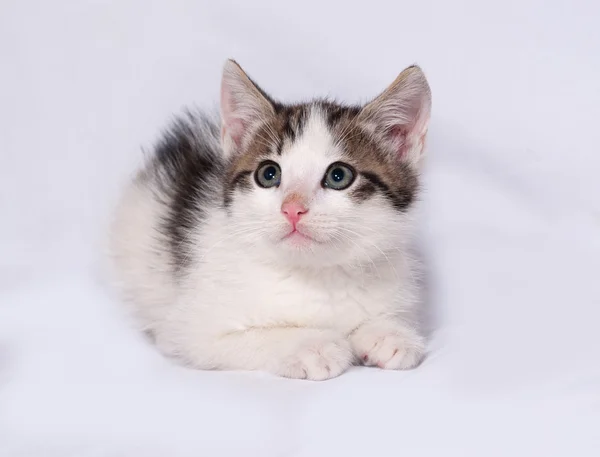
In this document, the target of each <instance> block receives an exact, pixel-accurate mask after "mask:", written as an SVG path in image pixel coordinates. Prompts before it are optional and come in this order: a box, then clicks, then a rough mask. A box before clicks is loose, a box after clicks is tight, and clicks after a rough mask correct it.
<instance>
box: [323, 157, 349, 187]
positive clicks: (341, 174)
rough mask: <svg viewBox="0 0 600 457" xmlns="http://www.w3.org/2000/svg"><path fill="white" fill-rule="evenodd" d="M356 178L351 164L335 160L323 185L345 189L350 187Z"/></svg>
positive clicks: (326, 174)
mask: <svg viewBox="0 0 600 457" xmlns="http://www.w3.org/2000/svg"><path fill="white" fill-rule="evenodd" d="M354 178H355V173H354V169H353V168H352V167H351V166H350V165H346V164H345V163H342V162H335V163H332V164H331V165H329V168H328V169H327V173H325V177H324V178H323V181H322V183H321V185H322V186H323V187H327V188H328V189H334V190H343V189H346V188H348V187H350V185H351V184H352V183H353V182H354Z"/></svg>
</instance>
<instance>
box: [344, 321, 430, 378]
mask: <svg viewBox="0 0 600 457" xmlns="http://www.w3.org/2000/svg"><path fill="white" fill-rule="evenodd" d="M350 341H351V343H352V346H353V348H354V352H355V354H356V356H357V357H358V358H359V359H360V360H361V361H362V363H363V364H364V365H368V366H377V367H379V368H384V369H387V370H406V369H409V368H414V367H415V366H417V365H418V364H419V362H420V361H421V360H422V359H423V356H424V355H425V343H424V341H423V338H422V337H421V336H420V335H419V334H418V333H417V332H416V331H415V330H413V329H412V328H409V327H393V326H385V325H384V326H377V325H374V324H373V325H370V324H366V325H363V326H362V327H359V328H358V329H357V330H356V331H355V332H354V333H353V334H352V335H351V337H350Z"/></svg>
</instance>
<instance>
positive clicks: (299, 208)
mask: <svg viewBox="0 0 600 457" xmlns="http://www.w3.org/2000/svg"><path fill="white" fill-rule="evenodd" d="M281 212H282V213H283V214H285V217H287V219H288V221H290V222H291V223H292V225H293V226H294V227H295V226H296V224H297V223H298V221H299V220H300V218H301V217H302V215H303V214H306V213H308V209H307V208H306V207H305V206H304V205H302V204H301V203H298V202H296V201H290V202H284V203H283V205H281Z"/></svg>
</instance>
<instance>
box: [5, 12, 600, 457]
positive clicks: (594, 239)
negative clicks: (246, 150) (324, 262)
mask: <svg viewBox="0 0 600 457" xmlns="http://www.w3.org/2000/svg"><path fill="white" fill-rule="evenodd" d="M599 15H600V6H599V4H598V3H597V2H594V1H592V0H589V1H587V2H586V1H583V0H582V1H578V2H577V1H576V2H542V1H536V0H527V1H524V2H520V1H508V2H506V1H504V2H496V3H495V4H492V3H490V2H478V1H475V0H472V1H465V2H458V3H456V2H444V1H442V0H439V1H430V2H412V3H409V2H391V1H390V2H387V3H386V2H377V1H376V2H367V3H365V2H343V3H342V2H323V1H312V0H306V1H304V2H298V3H295V4H289V5H283V4H281V3H280V2H268V1H265V0H253V1H248V2H241V1H240V2H238V3H234V2H205V1H192V0H179V1H172V2H154V1H135V0H128V1H125V0H120V1H116V0H114V1H104V2H91V1H89V2H68V1H64V0H61V1H54V2H43V1H37V2H33V1H32V2H17V1H13V2H10V1H9V2H4V3H3V4H2V6H0V36H1V39H0V50H1V55H2V56H3V59H2V76H1V79H0V81H1V83H0V100H1V103H0V125H1V128H0V154H1V157H2V160H1V162H0V163H1V165H0V205H1V213H0V214H1V215H2V219H1V220H2V222H1V224H0V253H1V255H0V268H1V272H0V273H1V274H0V455H2V456H144V457H151V456H157V457H158V456H166V455H168V456H192V455H194V456H197V455H211V456H219V455H223V456H231V455H245V456H246V455H247V456H261V457H266V456H284V455H285V456H292V455H293V456H332V455H336V456H337V455H343V456H396V455H409V456H432V455H441V456H470V455H472V456H482V455H485V456H514V455H523V456H544V457H549V456H569V457H576V456H594V455H595V456H597V455H599V454H600V433H599V432H598V424H600V364H599V360H600V332H598V330H597V323H598V321H599V320H600V306H599V305H600V283H599V272H600V184H599V180H598V173H599V172H600V157H599V146H598V145H599V144H600V133H599V132H600V129H599V128H598V125H597V124H598V120H599V119H600V91H599V90H598V81H600V59H599V57H598V56H600V32H599V29H598V27H597V18H598V17H599ZM226 57H234V58H236V59H237V60H238V61H239V62H240V63H241V64H242V65H243V66H244V68H245V69H246V70H247V71H248V72H249V73H250V74H251V76H253V77H254V78H255V79H256V80H257V81H258V82H259V83H260V84H261V85H262V86H264V87H265V89H267V90H268V91H270V92H271V93H272V94H273V95H274V96H276V97H279V98H282V99H284V100H294V99H301V98H308V97H310V96H313V95H331V96H334V97H336V98H340V99H343V100H347V101H364V100H366V99H368V98H369V97H372V96H374V95H376V94H377V93H378V91H380V90H382V89H383V88H384V87H385V86H386V85H387V84H389V83H390V82H391V81H392V80H393V79H394V78H395V76H396V75H397V73H398V72H400V71H401V70H402V69H403V68H404V67H405V66H408V65H410V64H412V63H413V62H417V63H419V64H420V65H421V66H422V67H423V69H424V70H425V72H426V74H427V75H428V78H429V80H430V84H431V86H432V90H433V100H434V107H433V119H432V127H431V130H430V143H429V154H430V156H429V161H428V167H427V171H426V178H425V181H426V186H427V193H426V194H425V195H424V214H423V218H422V236H421V237H420V243H419V244H420V247H421V251H422V252H423V256H424V259H425V261H426V264H427V267H428V274H427V278H426V279H427V281H426V282H427V307H426V311H427V314H428V316H429V319H428V322H429V324H430V326H431V327H432V328H433V329H434V330H433V331H432V332H431V343H430V350H431V353H430V356H429V358H428V359H427V361H426V362H425V363H424V364H423V365H422V366H421V367H420V368H418V369H417V370H414V371H409V372H383V371H379V370H375V369H366V368H354V369H353V370H351V371H350V372H348V373H346V374H344V375H343V376H341V377H340V378H337V379H334V380H331V381H326V382H322V383H314V382H305V381H293V380H286V379H279V378H275V377H272V376H269V375H266V374H260V373H241V372H229V373H224V372H221V373H219V372H199V371H192V370H186V369H183V368H180V367H178V366H176V365H174V364H172V363H171V362H169V361H167V360H164V359H162V358H161V357H160V356H159V355H157V354H156V353H155V352H154V351H153V349H152V348H151V347H150V346H148V345H147V343H146V342H145V340H144V339H143V338H141V337H140V336H138V335H136V334H135V333H134V332H132V331H131V330H130V328H129V327H128V323H127V321H126V320H125V319H124V318H123V316H122V314H121V312H120V307H119V305H118V301H117V300H116V299H115V298H114V297H113V296H112V295H111V291H110V289H109V288H108V287H107V286H106V284H105V280H104V274H103V271H104V270H103V264H102V261H101V258H102V252H101V251H102V249H101V246H102V241H103V235H104V231H105V227H106V223H107V218H108V217H109V214H110V208H111V205H112V204H113V203H114V201H115V198H116V195H117V192H118V189H119V186H120V185H121V184H122V183H123V181H124V180H125V179H127V177H128V176H129V175H130V174H131V172H132V171H133V170H134V169H135V166H136V165H137V164H138V163H139V162H140V160H141V157H142V155H141V147H145V148H148V146H149V145H150V144H151V143H152V141H153V140H154V139H155V138H156V136H157V134H158V131H159V129H161V128H162V127H163V126H164V125H165V123H166V122H167V121H168V120H169V119H170V116H171V115H172V114H173V113H175V112H177V111H178V110H179V109H180V108H181V107H182V106H184V105H187V104H196V105H200V106H204V107H209V108H212V107H214V106H215V104H216V101H217V100H218V90H219V80H220V72H221V67H222V64H223V62H224V59H225V58H226Z"/></svg>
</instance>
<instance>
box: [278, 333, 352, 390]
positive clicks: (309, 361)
mask: <svg viewBox="0 0 600 457" xmlns="http://www.w3.org/2000/svg"><path fill="white" fill-rule="evenodd" d="M353 359H354V354H353V353H352V349H351V347H350V344H349V343H348V342H347V341H346V340H343V339H340V340H334V341H330V340H324V341H314V342H310V343H306V344H305V345H302V346H301V347H300V348H299V349H298V351H297V352H296V353H294V354H292V355H290V356H288V357H287V358H285V359H284V360H282V361H281V362H280V363H279V364H278V366H277V367H276V370H275V371H276V372H277V374H279V375H281V376H285V377H287V378H297V379H310V380H313V381H322V380H325V379H330V378H335V377H336V376H339V375H340V374H342V373H343V372H344V371H346V370H347V369H348V367H349V366H350V365H352V361H353Z"/></svg>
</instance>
